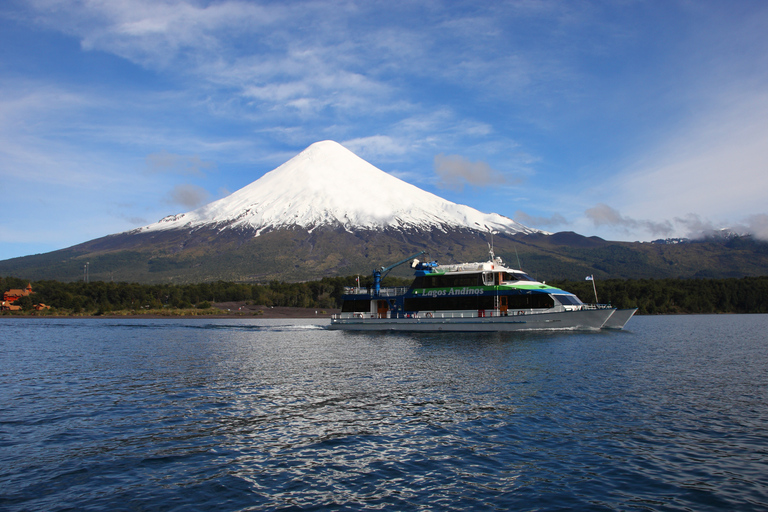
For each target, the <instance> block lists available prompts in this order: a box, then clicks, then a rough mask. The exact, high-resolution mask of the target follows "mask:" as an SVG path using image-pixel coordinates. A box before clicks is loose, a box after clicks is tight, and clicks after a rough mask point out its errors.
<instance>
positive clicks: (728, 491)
mask: <svg viewBox="0 0 768 512" xmlns="http://www.w3.org/2000/svg"><path fill="white" fill-rule="evenodd" d="M318 323H319V322H315V321H311V320H291V321H285V320H280V321H268V320H210V319H194V320H141V319H138V320H137V319H126V320H78V319H69V318H67V319H7V318H6V319H0V333H2V336H1V337H0V358H2V359H1V360H0V509H2V510H6V511H21V510H45V511H52V510H142V511H153V510H163V511H170V510H179V511H182V510H183V511H188V510H221V511H230V510H231V511H235V510H278V509H279V510H326V509H332V510H361V509H387V510H414V509H429V510H467V509H473V510H579V509H581V510H695V511H705V510H739V511H746V510H766V509H768V407H767V405H768V404H767V402H768V315H728V316H665V317H635V318H633V319H632V320H631V321H630V322H629V324H628V325H627V330H626V331H621V332H601V333H551V332H550V333H535V334H531V333H528V334H520V333H500V334H446V333H440V334H424V333H421V334H403V333H398V334H365V333H363V334H360V333H346V332H339V331H329V330H326V329H324V328H322V326H320V325H317V324H318Z"/></svg>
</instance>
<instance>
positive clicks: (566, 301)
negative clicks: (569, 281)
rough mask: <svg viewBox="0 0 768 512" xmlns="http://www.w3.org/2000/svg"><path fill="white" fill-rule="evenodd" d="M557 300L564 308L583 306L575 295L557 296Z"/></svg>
mask: <svg viewBox="0 0 768 512" xmlns="http://www.w3.org/2000/svg"><path fill="white" fill-rule="evenodd" d="M555 298H556V299H557V301H558V302H559V303H560V304H562V305H563V306H581V304H582V302H581V301H580V300H579V298H578V297H577V296H575V295H555Z"/></svg>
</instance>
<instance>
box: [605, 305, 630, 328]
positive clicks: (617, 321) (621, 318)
mask: <svg viewBox="0 0 768 512" xmlns="http://www.w3.org/2000/svg"><path fill="white" fill-rule="evenodd" d="M636 311H637V308H632V309H617V310H615V311H614V312H613V314H612V315H611V317H610V318H609V319H608V321H607V322H605V325H603V329H623V328H624V326H625V325H627V322H629V319H630V318H632V315H634V314H635V312H636Z"/></svg>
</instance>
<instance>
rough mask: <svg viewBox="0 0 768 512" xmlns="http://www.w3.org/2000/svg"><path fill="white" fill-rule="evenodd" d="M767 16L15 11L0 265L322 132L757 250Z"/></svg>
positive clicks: (187, 200)
mask: <svg viewBox="0 0 768 512" xmlns="http://www.w3.org/2000/svg"><path fill="white" fill-rule="evenodd" d="M485 4H487V5H485ZM767 26H768V3H766V2H764V1H762V0H754V1H752V0H743V1H739V2H729V1H706V0H704V1H698V0H697V1H693V0H691V1H688V0H679V1H678V0H663V1H632V0H616V1H554V0H553V1H547V0H542V1H533V0H522V1H509V2H486V3H483V2H474V1H473V2H461V1H445V2H441V1H413V2H401V1H397V0H389V1H386V2H378V1H365V2H345V1H311V2H291V1H279V2H246V1H226V2H205V1H199V2H197V1H173V2H166V1H162V0H146V1H145V0H122V1H114V0H80V1H58V0H30V1H17V0H6V1H5V2H3V7H2V8H0V187H2V189H1V190H2V197H3V199H4V201H5V204H6V209H5V211H6V215H5V218H4V222H3V223H2V224H0V259H5V258H11V257H15V256H23V255H27V254H33V253H39V252H47V251H50V250H55V249H59V248H63V247H68V246H70V245H74V244H77V243H80V242H84V241H86V240H90V239H93V238H97V237H100V236H104V235H107V234H111V233H116V232H121V231H125V230H128V229H132V228H134V227H138V226H141V225H145V224H148V223H151V222H155V221H157V220H159V219H160V218H162V217H164V216H166V215H169V214H173V213H178V212H183V211H188V210H191V209H192V208H194V207H196V206H199V205H200V204H203V203H204V202H208V201H211V200H214V199H218V198H220V197H223V196H224V195H226V194H228V193H230V192H234V191H235V190H237V189H239V188H241V187H243V186H245V185H247V184H248V183H251V182H252V181H254V180H256V179H258V178H259V177H260V176H261V175H263V174H264V173H265V172H268V171H270V170H272V169H274V168H275V167H277V166H278V165H280V164H282V163H283V162H285V161H287V160H288V159H290V158H291V157H293V156H294V155H295V154H297V153H298V152H299V151H301V150H302V149H304V148H305V147H307V146H308V145H310V144H312V143H313V142H316V141H319V140H326V139H332V140H335V141H337V142H340V143H342V144H344V145H345V146H346V147H348V148H349V149H351V150H352V151H354V152H355V153H357V154H358V155H359V156H361V157H363V158H365V159H366V160H368V161H369V162H371V163H372V164H374V165H376V166H377V167H379V168H380V169H382V170H384V171H387V172H390V173H392V174H393V175H395V176H397V177H399V178H401V179H404V180H405V181H408V182H410V183H412V184H414V185H416V186H418V187H421V188H423V189H425V190H428V191H430V192H434V193H436V194H438V195H440V196H443V197H445V198H446V199H449V200H451V201H455V202H459V203H462V204H467V205H469V206H472V207H474V208H477V209H479V210H482V211H486V212H496V213H500V214H502V215H506V216H508V217H511V218H514V219H515V220H518V221H519V222H522V223H523V224H526V225H528V226H531V227H534V228H540V229H545V230H548V231H565V230H570V231H576V232H578V233H581V234H584V235H597V236H601V237H603V238H606V239H611V240H652V239H655V238H665V237H674V236H696V235H697V234H699V233H702V232H706V231H707V230H711V229H717V228H721V227H731V228H735V229H739V230H743V231H749V232H752V233H755V234H756V235H758V236H760V237H762V238H763V239H768V31H766V30H765V27H767ZM374 192H375V191H368V190H361V191H360V193H361V194H369V193H374Z"/></svg>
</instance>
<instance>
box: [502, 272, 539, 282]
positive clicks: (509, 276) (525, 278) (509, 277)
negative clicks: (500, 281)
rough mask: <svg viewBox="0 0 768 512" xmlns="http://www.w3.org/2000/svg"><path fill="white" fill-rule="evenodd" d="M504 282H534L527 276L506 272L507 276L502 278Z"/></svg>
mask: <svg viewBox="0 0 768 512" xmlns="http://www.w3.org/2000/svg"><path fill="white" fill-rule="evenodd" d="M504 280H505V281H536V280H535V279H534V278H532V277H531V276H529V275H528V274H523V273H522V272H515V273H510V272H507V275H506V276H505V277H504Z"/></svg>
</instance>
